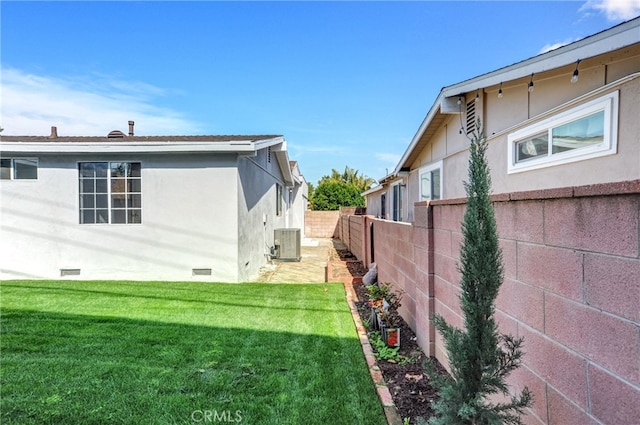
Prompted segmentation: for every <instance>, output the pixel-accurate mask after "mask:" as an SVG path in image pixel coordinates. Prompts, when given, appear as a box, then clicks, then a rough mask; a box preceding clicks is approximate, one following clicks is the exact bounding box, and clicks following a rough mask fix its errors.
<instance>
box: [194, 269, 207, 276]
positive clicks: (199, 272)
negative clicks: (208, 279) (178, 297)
mask: <svg viewBox="0 0 640 425" xmlns="http://www.w3.org/2000/svg"><path fill="white" fill-rule="evenodd" d="M191 275H192V276H211V269H191Z"/></svg>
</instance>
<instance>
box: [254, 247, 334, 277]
mask: <svg viewBox="0 0 640 425" xmlns="http://www.w3.org/2000/svg"><path fill="white" fill-rule="evenodd" d="M338 242H339V241H338ZM332 250H334V247H333V241H332V240H331V239H308V238H305V239H304V240H302V244H301V246H300V254H301V256H302V258H301V259H300V261H286V262H285V261H283V262H278V261H274V262H273V263H272V264H269V265H267V266H265V267H263V269H262V270H261V272H260V276H259V277H258V279H257V281H258V282H266V283H324V282H326V281H327V264H328V262H329V258H330V256H331V253H332Z"/></svg>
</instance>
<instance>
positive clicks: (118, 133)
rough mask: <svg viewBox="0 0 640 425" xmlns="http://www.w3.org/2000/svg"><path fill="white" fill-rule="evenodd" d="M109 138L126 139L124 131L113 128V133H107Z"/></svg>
mask: <svg viewBox="0 0 640 425" xmlns="http://www.w3.org/2000/svg"><path fill="white" fill-rule="evenodd" d="M107 138H109V139H124V133H123V132H122V131H120V130H113V131H112V132H111V133H109V134H107Z"/></svg>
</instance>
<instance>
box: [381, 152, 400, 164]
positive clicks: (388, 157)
mask: <svg viewBox="0 0 640 425" xmlns="http://www.w3.org/2000/svg"><path fill="white" fill-rule="evenodd" d="M375 157H376V159H378V160H380V161H382V162H384V163H385V164H389V165H392V166H394V167H395V166H396V165H397V164H398V162H399V161H400V155H398V154H395V153H384V152H378V153H376V154H375Z"/></svg>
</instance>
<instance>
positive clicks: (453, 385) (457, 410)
mask: <svg viewBox="0 0 640 425" xmlns="http://www.w3.org/2000/svg"><path fill="white" fill-rule="evenodd" d="M478 128H480V127H479V126H478ZM486 149H487V142H486V139H485V138H484V137H482V136H480V135H474V138H473V140H472V141H471V147H470V153H471V157H470V159H469V180H468V181H467V182H465V184H464V185H465V190H466V193H467V208H466V211H465V214H464V221H463V224H462V233H463V238H464V239H463V244H462V247H461V249H460V264H459V266H458V267H459V271H460V273H461V274H462V278H461V281H460V286H461V289H462V294H461V296H460V304H461V308H462V313H463V316H464V329H463V330H461V329H458V328H456V327H454V326H452V325H450V324H448V323H447V322H446V321H445V320H444V318H443V317H442V316H439V315H436V316H435V317H434V324H435V327H436V329H437V330H438V332H440V334H441V335H442V337H443V339H444V344H445V348H446V350H447V354H448V358H449V365H450V368H451V375H438V374H437V373H435V371H434V367H433V365H432V364H427V368H428V369H430V371H431V373H430V376H431V377H432V379H433V383H434V384H435V385H436V387H437V388H438V389H439V392H440V399H439V401H437V402H436V403H435V404H434V406H433V408H434V410H435V411H436V413H437V417H434V418H432V419H431V420H430V421H429V423H430V424H431V425H453V424H460V425H488V424H491V425H493V424H522V421H521V419H520V416H521V415H522V413H523V409H524V408H525V407H529V406H531V404H532V403H533V400H532V396H531V393H530V392H529V389H528V388H526V387H525V388H524V390H523V391H522V393H520V394H519V395H517V396H510V395H509V389H508V386H507V384H506V382H505V380H506V377H507V375H508V374H509V373H510V372H511V371H513V370H515V369H517V368H518V367H519V365H520V360H521V357H522V354H523V353H522V350H521V346H522V338H513V337H512V336H510V335H504V334H500V333H499V332H498V327H497V324H496V322H495V319H494V310H495V299H496V297H497V296H498V290H499V288H500V285H501V284H502V280H503V274H504V272H503V266H502V251H501V250H500V247H499V246H498V235H497V228H496V222H495V216H494V212H493V206H492V204H491V200H490V198H489V194H490V191H491V179H490V174H489V167H488V165H487V162H486ZM500 394H502V395H504V396H506V397H507V398H506V400H508V401H505V402H498V401H496V400H495V397H493V398H492V396H494V395H500Z"/></svg>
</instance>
